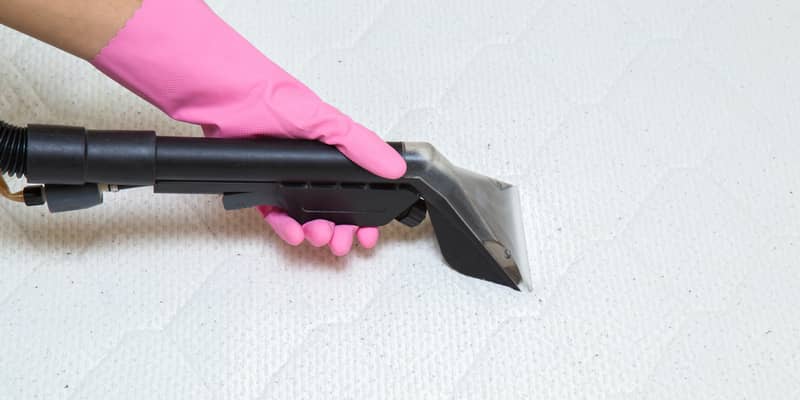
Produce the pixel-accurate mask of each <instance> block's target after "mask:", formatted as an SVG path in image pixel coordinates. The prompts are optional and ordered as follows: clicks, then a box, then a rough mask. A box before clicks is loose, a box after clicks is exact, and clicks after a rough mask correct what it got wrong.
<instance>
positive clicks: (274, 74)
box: [92, 0, 406, 255]
mask: <svg viewBox="0 0 800 400" xmlns="http://www.w3.org/2000/svg"><path fill="white" fill-rule="evenodd" d="M92 64H93V65H94V66H95V67H97V68H98V69H99V70H101V71H102V72H104V73H105V74H107V75H108V76H110V77H111V78H113V79H114V80H116V81H117V82H119V83H120V84H122V85H123V86H125V87H127V88H128V89H130V90H131V91H133V92H134V93H136V94H138V95H139V96H141V97H143V98H144V99H146V100H148V101H149V102H150V103H152V104H154V105H155V106H157V107H158V108H160V109H161V110H162V111H164V112H165V113H167V114H168V115H169V116H171V117H172V118H174V119H177V120H180V121H184V122H189V123H195V124H199V125H201V126H202V127H203V131H204V132H205V134H206V135H208V136H214V137H247V136H254V135H270V136H278V137H286V138H296V139H312V140H319V141H322V142H324V143H327V144H329V145H332V146H336V147H337V148H338V149H339V151H341V152H342V153H343V154H344V155H345V156H347V157H348V158H350V159H351V160H353V161H354V162H355V163H356V164H358V165H360V166H362V167H363V168H365V169H367V170H369V171H370V172H372V173H374V174H376V175H379V176H382V177H385V178H389V179H394V178H399V177H401V176H403V174H405V169H406V164H405V161H404V160H403V158H402V157H401V156H400V155H399V154H398V153H397V152H396V151H395V150H394V149H392V148H391V147H390V146H389V145H388V144H386V143H385V142H384V141H383V140H381V139H380V137H378V136H377V135H376V134H375V133H373V132H372V131H370V130H368V129H367V128H365V127H364V126H362V125H360V124H358V123H356V122H354V121H353V120H352V119H350V118H349V117H347V116H346V115H344V114H342V113H341V112H340V111H339V110H337V109H336V108H334V107H332V106H330V105H329V104H327V103H325V102H323V101H322V100H321V99H320V98H319V97H318V96H317V95H316V94H314V93H313V92H312V91H311V90H310V89H309V88H307V87H306V86H305V85H303V84H302V83H300V82H299V81H298V80H297V79H295V78H294V77H292V76H291V75H289V74H288V73H286V72H285V71H284V70H282V69H281V68H280V67H278V66H277V65H276V64H274V63H273V62H272V61H270V60H269V59H267V58H266V57H265V56H264V55H263V54H261V53H260V52H259V51H258V50H257V49H256V48H255V47H253V46H252V45H251V44H250V43H249V42H248V41H247V40H245V39H244V38H243V37H241V36H240V35H239V34H238V33H236V31H234V30H233V29H232V28H231V27H230V26H228V25H227V24H226V23H225V22H224V21H222V19H220V18H219V17H218V16H217V15H216V14H214V12H213V11H212V10H211V9H210V8H209V7H208V6H207V5H206V4H205V3H204V2H203V1H201V0H144V1H143V2H142V6H141V8H140V9H139V10H138V11H137V12H136V14H135V15H134V16H133V17H131V19H130V20H129V21H128V22H127V24H126V25H125V27H124V28H123V29H122V30H120V32H119V33H118V34H117V35H116V36H115V37H114V38H113V39H112V40H111V41H110V42H109V43H108V45H106V47H105V48H104V49H103V50H102V51H101V52H100V54H98V55H97V56H96V57H95V58H94V59H93V60H92ZM259 210H260V211H261V213H262V215H263V216H264V218H265V220H266V221H267V222H268V223H269V224H270V226H272V227H273V229H274V230H275V231H276V232H277V234H278V235H279V236H280V237H281V238H283V239H284V240H285V241H287V242H288V243H289V244H292V245H297V244H300V243H301V242H302V241H303V240H304V239H308V241H309V242H310V243H311V244H312V245H315V246H324V245H325V244H329V247H330V248H331V251H332V252H333V253H334V254H337V255H341V254H345V253H346V252H347V251H349V249H350V247H351V246H352V236H353V235H354V234H355V235H357V236H358V238H359V240H360V241H361V244H362V245H363V246H364V247H372V246H374V245H375V242H376V241H377V237H378V233H377V229H375V228H360V229H356V228H353V227H351V226H334V225H333V224H332V223H330V222H327V221H311V222H308V223H306V224H305V225H303V226H301V225H300V224H299V223H298V222H297V221H295V220H293V219H292V218H291V217H289V216H288V215H286V213H285V212H283V211H281V210H279V209H276V208H274V207H260V208H259ZM344 232H350V234H349V236H350V239H349V242H348V240H347V239H346V238H347V236H348V235H347V234H345V233H344Z"/></svg>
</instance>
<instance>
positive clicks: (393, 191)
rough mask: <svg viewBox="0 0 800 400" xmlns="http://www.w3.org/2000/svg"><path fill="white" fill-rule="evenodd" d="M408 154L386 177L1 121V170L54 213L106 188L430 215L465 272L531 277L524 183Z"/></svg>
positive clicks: (296, 207) (370, 222)
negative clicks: (403, 165) (521, 194)
mask: <svg viewBox="0 0 800 400" xmlns="http://www.w3.org/2000/svg"><path fill="white" fill-rule="evenodd" d="M390 144H391V145H392V146H393V147H394V148H395V149H396V150H397V151H398V152H399V153H400V154H401V155H402V156H403V157H404V158H405V160H406V162H407V164H408V172H407V173H406V175H405V176H404V177H403V178H401V179H398V180H387V179H384V178H380V177H377V176H375V175H373V174H371V173H369V172H367V171H366V170H364V169H362V168H361V167H359V166H357V165H355V164H354V163H353V162H352V161H350V160H349V159H347V158H346V157H344V156H343V155H342V154H341V153H340V152H339V151H338V150H336V149H335V148H333V147H331V146H328V145H325V144H323V143H319V142H315V141H305V140H286V139H273V138H254V139H214V138H193V137H161V136H156V134H155V132H146V131H145V132H141V131H136V132H131V131H91V130H86V129H84V128H77V127H64V126H44V125H30V126H28V128H16V127H13V126H10V125H7V124H4V123H2V122H0V172H2V173H6V174H8V175H13V176H17V177H23V176H24V177H26V178H27V180H28V183H30V184H38V185H30V186H27V187H26V188H25V189H24V191H23V198H24V202H25V203H26V204H27V205H29V206H38V205H45V204H46V205H47V207H48V209H49V210H50V211H51V212H63V211H73V210H80V209H85V208H89V207H92V206H95V205H98V204H101V203H102V202H103V192H115V191H118V190H120V189H125V188H129V187H140V186H153V188H154V192H155V193H180V194H192V193H202V194H221V195H222V201H223V205H224V207H225V209H227V210H232V209H241V208H247V207H253V206H257V205H263V204H267V205H274V206H278V207H281V208H283V209H285V210H286V212H287V213H288V214H289V215H290V216H292V217H294V218H295V219H297V220H298V221H300V222H301V223H303V222H307V221H310V220H313V219H318V218H322V219H327V220H331V221H334V222H336V223H339V224H352V225H359V226H382V225H386V224H388V223H389V222H391V221H392V220H398V221H400V222H401V223H403V224H405V225H407V226H410V227H413V226H416V225H418V224H420V223H421V222H422V221H423V220H424V219H425V217H426V215H430V217H431V221H432V223H433V228H434V231H435V233H436V237H437V239H438V243H439V247H440V248H441V251H442V254H443V255H444V258H445V259H446V260H447V262H448V263H449V264H450V265H451V266H452V267H453V268H454V269H456V270H457V271H459V272H461V273H463V274H466V275H469V276H472V277H476V278H480V279H484V280H487V281H491V282H496V283H499V284H501V285H505V286H508V287H510V288H513V289H517V290H518V289H519V288H520V287H527V288H529V286H528V283H529V278H528V277H527V274H528V266H527V258H526V253H525V250H526V249H525V239H524V234H523V229H522V220H521V219H522V212H521V210H520V205H519V198H518V194H517V191H516V188H515V187H513V186H511V185H509V184H507V183H503V182H499V181H497V180H494V179H492V178H488V177H485V176H482V175H478V174H475V173H472V172H469V171H466V170H463V169H461V168H457V167H455V166H453V165H452V164H450V163H449V162H448V161H447V160H446V159H445V158H444V157H443V156H442V155H441V154H439V153H438V152H437V151H436V150H435V149H434V148H433V147H432V146H431V145H430V144H427V143H390Z"/></svg>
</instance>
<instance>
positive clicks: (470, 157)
mask: <svg viewBox="0 0 800 400" xmlns="http://www.w3.org/2000/svg"><path fill="white" fill-rule="evenodd" d="M209 4H210V5H211V6H212V7H213V8H214V9H215V10H216V11H217V12H218V13H219V14H220V15H221V16H222V17H223V18H225V19H226V20H227V21H229V22H230V23H231V24H232V25H233V26H234V27H236V28H237V29H238V30H239V31H240V32H241V33H242V34H243V35H244V36H245V37H247V38H248V39H249V40H251V41H252V42H253V44H255V45H256V46H257V47H258V48H259V49H260V50H262V51H263V52H264V53H265V54H267V55H268V56H269V57H270V58H272V59H273V60H275V61H276V62H277V63H279V64H280V65H282V66H283V67H284V68H286V69H287V70H288V71H290V72H292V73H293V74H295V75H296V76H298V77H299V78H300V79H301V80H303V81H304V82H306V83H307V84H308V85H309V86H310V87H312V88H313V89H314V90H316V91H317V92H318V93H319V94H320V95H321V96H322V97H323V98H325V99H326V100H328V101H329V102H331V103H333V104H335V105H336V106H337V107H339V108H341V109H342V110H343V111H345V112H346V113H348V114H350V115H351V116H353V117H354V118H355V119H357V120H359V121H360V122H362V123H363V124H365V125H366V126H369V127H371V128H372V129H374V130H376V131H377V132H380V133H381V135H382V136H383V137H385V138H386V139H391V140H406V141H428V142H431V143H433V144H435V145H436V146H437V148H438V149H439V150H440V151H441V152H442V153H443V154H445V155H447V156H448V158H450V159H451V161H453V162H454V163H455V164H457V165H461V166H463V167H467V168H469V169H472V170H476V171H480V172H482V173H485V174H487V175H490V176H493V177H496V178H499V179H501V180H505V181H508V182H513V183H515V184H517V185H518V186H519V187H520V188H521V192H522V202H523V210H524V214H523V215H520V216H519V217H520V218H523V219H524V222H525V227H526V235H527V240H528V253H529V256H530V263H531V275H532V277H533V282H532V285H533V291H532V292H530V293H521V294H520V293H516V292H513V291H510V290H508V289H506V288H503V287H500V286H497V285H492V284H489V283H486V282H482V281H478V280H473V279H469V278H466V277H463V276H461V275H459V274H457V273H455V272H453V271H452V270H450V269H449V268H448V267H447V266H446V265H445V264H444V261H443V260H442V258H441V256H440V254H439V252H438V249H437V247H436V243H435V240H434V237H433V234H432V229H431V226H430V224H429V223H426V224H425V225H423V226H422V227H421V228H418V229H414V230H412V229H407V228H405V227H403V226H400V225H398V224H394V225H391V226H389V227H388V228H386V229H384V230H383V240H382V242H381V244H380V245H379V246H378V248H376V249H374V250H372V251H366V250H364V249H358V250H357V251H355V252H354V253H353V254H352V255H351V256H349V257H346V258H342V259H336V258H335V257H333V256H331V255H330V254H329V253H328V252H326V251H324V250H318V249H311V248H310V247H308V246H301V247H299V248H292V247H289V246H287V245H284V244H282V243H281V242H280V241H279V240H278V239H277V237H276V236H275V235H274V234H273V233H271V231H270V230H269V229H268V227H267V226H266V225H265V224H264V223H263V222H262V221H260V219H259V218H258V217H257V213H256V212H254V211H252V210H245V211H238V212H224V211H223V210H222V207H221V204H220V201H219V198H217V197H214V196H196V197H180V196H168V195H161V196H153V195H152V193H150V192H149V191H148V190H146V189H137V190H133V191H130V192H126V193H119V194H116V195H107V196H106V202H105V205H103V206H102V207H98V208H95V209H91V210H88V211H84V212H80V213H67V214H63V215H49V214H47V213H46V212H45V211H44V210H42V209H39V208H24V207H19V206H16V205H15V204H13V203H8V202H2V203H0V399H147V398H153V399H156V398H159V399H173V398H185V399H294V398H297V399H301V398H320V399H331V398H342V399H372V398H398V399H400V398H402V399H450V398H453V399H462V398H466V399H484V398H496V399H512V398H519V399H533V398H542V399H583V398H591V399H616V400H628V399H676V398H703V399H714V398H716V399H730V398H748V399H790V398H797V397H798V396H800V316H798V309H800V290H798V289H799V288H800V269H799V268H800V261H799V260H800V234H798V228H800V206H798V200H800V136H799V135H800V129H799V128H800V113H799V112H798V110H800V74H799V73H798V71H800V22H798V21H800V3H798V2H796V1H756V0H749V1H745V0H740V1H734V0H731V1H722V0H711V1H689V0H673V1H666V0H662V1H658V0H592V1H588V0H587V1H574V0H573V1H567V0H550V1H545V0H495V1H481V0H471V1H464V0H460V1H456V0H440V1H424V0H402V1H401V0H371V1H359V0H335V1H311V0H303V1H300V0H293V1H270V2H264V1H256V0H237V1H234V0H213V1H210V2H209ZM198 62H202V60H198ZM0 118H2V119H5V120H8V121H9V122H13V123H17V124H26V123H59V124H72V125H79V126H87V127H91V128H96V129H103V128H107V129H112V128H123V129H155V130H157V131H158V132H159V133H160V134H164V135H182V136H189V135H200V131H199V129H198V128H196V127H193V126H189V125H185V124H181V123H178V122H175V121H171V120H170V119H168V118H167V117H165V116H164V115H162V114H161V113H160V112H159V111H158V110H157V109H155V108H153V107H152V106H150V105H148V104H147V103H145V102H144V101H143V100H140V99H138V98H136V97H135V96H134V95H132V94H130V93H128V92H127V91H125V90H124V89H122V88H121V87H119V86H117V85H116V84H115V83H113V82H112V81H110V80H109V79H107V78H105V77H104V76H102V75H101V74H100V73H99V72H97V71H96V70H94V69H93V68H92V67H91V66H89V65H88V64H86V63H84V62H82V61H80V60H77V59H74V58H71V57H70V56H68V55H66V54H64V53H62V52H60V51H58V50H55V49H52V48H50V47H48V46H46V45H44V44H41V43H38V42H36V41H34V40H33V39H30V38H26V37H24V36H22V35H20V34H17V33H15V32H12V31H10V30H8V29H0Z"/></svg>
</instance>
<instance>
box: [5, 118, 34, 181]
mask: <svg viewBox="0 0 800 400" xmlns="http://www.w3.org/2000/svg"><path fill="white" fill-rule="evenodd" d="M27 152H28V128H20V127H18V126H14V125H11V124H7V123H5V122H3V121H0V174H8V175H9V176H16V177H17V178H21V177H22V176H24V175H25V172H26V169H25V159H26V157H27Z"/></svg>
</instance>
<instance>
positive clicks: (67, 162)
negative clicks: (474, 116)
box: [27, 125, 403, 186]
mask: <svg viewBox="0 0 800 400" xmlns="http://www.w3.org/2000/svg"><path fill="white" fill-rule="evenodd" d="M391 145H392V146H393V147H394V148H395V149H396V150H397V151H398V152H399V153H401V154H402V153H403V144H402V143H391ZM27 165H28V169H27V177H28V180H29V181H30V182H33V183H51V184H67V185H79V184H84V183H113V184H120V185H148V186H149V185H153V184H155V183H156V182H158V181H236V182H265V181H267V182H271V181H277V182H293V181H296V182H304V181H307V180H309V179H311V180H313V181H316V182H331V183H335V182H363V183H369V182H389V181H388V180H386V179H383V178H380V177H378V176H375V175H373V174H371V173H369V172H368V171H366V170H364V169H363V168H361V167H359V166H358V165H356V164H354V163H353V162H352V161H350V160H349V159H347V158H346V157H345V156H344V155H342V153H340V152H339V151H338V150H336V148H334V147H332V146H328V145H326V144H323V143H320V142H317V141H311V140H294V139H275V138H266V137H265V138H253V139H214V138H194V137H158V136H156V134H155V132H147V131H136V132H130V131H87V130H85V129H83V128H75V127H60V126H59V127H54V126H42V125H31V126H29V127H28V155H27Z"/></svg>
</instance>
